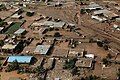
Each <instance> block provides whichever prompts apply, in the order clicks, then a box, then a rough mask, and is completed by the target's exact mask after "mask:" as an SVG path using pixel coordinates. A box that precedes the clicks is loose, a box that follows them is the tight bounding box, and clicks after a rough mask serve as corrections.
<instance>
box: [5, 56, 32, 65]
mask: <svg viewBox="0 0 120 80" xmlns="http://www.w3.org/2000/svg"><path fill="white" fill-rule="evenodd" d="M33 58H34V57H33V56H9V57H8V59H7V62H8V63H12V62H14V61H15V60H17V62H18V63H23V64H30V63H31V62H33Z"/></svg>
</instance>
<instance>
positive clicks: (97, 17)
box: [91, 15, 107, 22]
mask: <svg viewBox="0 0 120 80" xmlns="http://www.w3.org/2000/svg"><path fill="white" fill-rule="evenodd" d="M91 18H92V19H95V20H97V21H99V22H104V21H106V20H107V19H106V18H104V17H103V18H102V17H99V16H94V15H92V17H91Z"/></svg>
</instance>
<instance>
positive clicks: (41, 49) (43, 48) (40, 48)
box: [34, 45, 51, 55]
mask: <svg viewBox="0 0 120 80" xmlns="http://www.w3.org/2000/svg"><path fill="white" fill-rule="evenodd" d="M50 48H51V45H37V47H36V49H35V50H34V53H35V54H41V55H46V54H48V52H49V50H50Z"/></svg>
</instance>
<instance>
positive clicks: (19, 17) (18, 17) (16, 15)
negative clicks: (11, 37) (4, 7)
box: [11, 14, 22, 19]
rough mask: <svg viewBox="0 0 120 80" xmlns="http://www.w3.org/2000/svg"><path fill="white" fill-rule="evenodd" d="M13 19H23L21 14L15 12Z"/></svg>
mask: <svg viewBox="0 0 120 80" xmlns="http://www.w3.org/2000/svg"><path fill="white" fill-rule="evenodd" d="M11 18H12V19H21V18H22V16H21V15H18V14H14V15H12V16H11Z"/></svg>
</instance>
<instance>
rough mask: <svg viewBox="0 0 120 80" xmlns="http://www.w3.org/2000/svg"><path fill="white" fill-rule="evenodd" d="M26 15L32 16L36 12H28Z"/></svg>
mask: <svg viewBox="0 0 120 80" xmlns="http://www.w3.org/2000/svg"><path fill="white" fill-rule="evenodd" d="M26 15H27V16H29V17H31V16H33V15H34V12H27V13H26Z"/></svg>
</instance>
